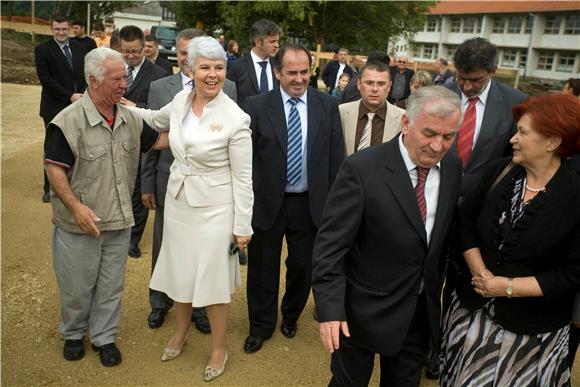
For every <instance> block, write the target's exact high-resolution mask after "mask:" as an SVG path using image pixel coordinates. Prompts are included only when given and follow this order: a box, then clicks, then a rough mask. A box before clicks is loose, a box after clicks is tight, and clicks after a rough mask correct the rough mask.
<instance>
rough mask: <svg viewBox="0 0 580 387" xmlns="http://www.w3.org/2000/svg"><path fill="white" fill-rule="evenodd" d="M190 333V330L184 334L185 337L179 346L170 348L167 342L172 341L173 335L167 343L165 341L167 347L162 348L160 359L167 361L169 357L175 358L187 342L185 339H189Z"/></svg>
mask: <svg viewBox="0 0 580 387" xmlns="http://www.w3.org/2000/svg"><path fill="white" fill-rule="evenodd" d="M190 334H191V330H190V331H189V332H187V335H186V336H185V339H184V340H183V341H182V342H181V345H180V346H179V348H170V347H169V344H170V343H171V342H172V341H173V337H175V336H173V337H171V340H169V343H167V347H165V348H163V354H162V355H161V361H169V360H171V359H175V358H176V357H177V356H179V355H181V350H182V349H183V346H184V345H185V344H186V343H187V339H189V335H190Z"/></svg>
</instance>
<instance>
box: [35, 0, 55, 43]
mask: <svg viewBox="0 0 580 387" xmlns="http://www.w3.org/2000/svg"><path fill="white" fill-rule="evenodd" d="M34 8H35V7H34V0H32V1H31V5H30V22H31V23H32V33H31V35H32V44H36V39H35V36H34V24H35V23H34V21H35V17H34ZM50 27H51V28H52V25H51V26H50Z"/></svg>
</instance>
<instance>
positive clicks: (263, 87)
mask: <svg viewBox="0 0 580 387" xmlns="http://www.w3.org/2000/svg"><path fill="white" fill-rule="evenodd" d="M258 64H259V65H260V66H261V67H262V72H261V73H260V94H265V93H267V92H268V91H269V88H268V74H266V66H268V61H267V60H264V61H262V62H258Z"/></svg>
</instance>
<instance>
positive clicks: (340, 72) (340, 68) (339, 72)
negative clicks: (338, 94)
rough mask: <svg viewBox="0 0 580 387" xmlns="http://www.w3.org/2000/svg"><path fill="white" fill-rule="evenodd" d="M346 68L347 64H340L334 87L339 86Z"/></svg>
mask: <svg viewBox="0 0 580 387" xmlns="http://www.w3.org/2000/svg"><path fill="white" fill-rule="evenodd" d="M345 67H346V64H345V63H340V62H338V71H337V72H336V81H334V87H335V88H336V86H338V81H339V78H340V76H341V75H342V73H343V72H344V68H345Z"/></svg>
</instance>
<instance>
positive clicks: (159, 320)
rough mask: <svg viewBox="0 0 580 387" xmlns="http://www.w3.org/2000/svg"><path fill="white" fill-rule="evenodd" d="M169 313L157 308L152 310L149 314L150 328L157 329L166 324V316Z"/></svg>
mask: <svg viewBox="0 0 580 387" xmlns="http://www.w3.org/2000/svg"><path fill="white" fill-rule="evenodd" d="M166 314H167V311H166V310H165V309H161V308H155V309H153V310H151V313H149V317H147V322H148V323H149V328H151V329H157V328H159V327H160V326H161V325H163V323H164V322H165V315H166Z"/></svg>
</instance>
